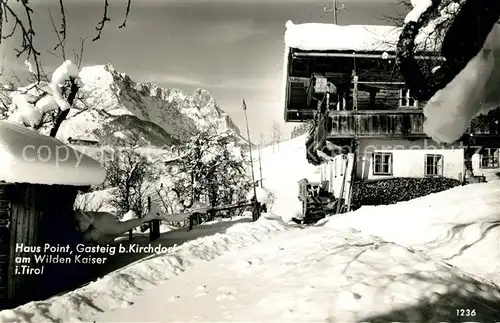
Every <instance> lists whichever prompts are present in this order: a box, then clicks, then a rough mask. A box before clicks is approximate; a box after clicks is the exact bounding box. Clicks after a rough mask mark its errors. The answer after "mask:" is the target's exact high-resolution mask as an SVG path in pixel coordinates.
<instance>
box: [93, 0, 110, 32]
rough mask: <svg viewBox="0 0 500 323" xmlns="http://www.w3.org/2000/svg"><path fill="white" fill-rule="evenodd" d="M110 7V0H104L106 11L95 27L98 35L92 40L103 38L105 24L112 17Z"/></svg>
mask: <svg viewBox="0 0 500 323" xmlns="http://www.w3.org/2000/svg"><path fill="white" fill-rule="evenodd" d="M108 7H109V2H108V0H104V13H103V15H102V19H101V21H99V23H98V24H97V26H96V27H95V29H96V30H97V36H95V37H94V38H93V39H92V41H96V40H98V39H100V38H101V34H102V30H103V29H104V25H105V24H106V22H108V21H111V18H109V17H108Z"/></svg>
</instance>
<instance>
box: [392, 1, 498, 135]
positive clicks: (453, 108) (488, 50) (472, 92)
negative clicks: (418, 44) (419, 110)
mask: <svg viewBox="0 0 500 323" xmlns="http://www.w3.org/2000/svg"><path fill="white" fill-rule="evenodd" d="M412 6H413V10H412V11H411V12H410V13H409V14H408V15H407V17H406V19H405V23H404V26H403V30H402V33H401V35H400V38H399V42H398V46H397V56H398V62H399V65H400V71H401V74H402V76H403V78H404V80H405V82H406V84H407V87H409V88H410V90H411V91H412V93H413V96H414V98H415V99H417V100H420V101H424V102H426V101H427V102H426V105H425V107H424V111H423V112H424V115H425V118H426V119H425V122H424V131H425V133H426V134H427V135H428V136H430V137H432V138H433V139H434V140H436V141H438V142H444V143H453V142H455V141H456V140H459V139H460V137H461V136H462V135H463V134H464V133H465V132H466V131H467V128H468V127H469V124H470V122H471V120H472V119H473V118H474V117H476V116H478V115H480V114H482V113H487V112H488V111H490V110H492V109H495V108H497V107H498V106H499V105H500V95H499V94H498V90H497V86H498V82H500V71H499V68H498V66H499V65H500V41H499V33H500V27H499V25H498V23H497V22H498V20H499V19H500V2H499V1H488V0H465V1H451V0H448V1H445V0H420V1H417V0H413V1H412ZM436 12H437V14H436ZM450 12H451V13H452V14H451V15H450ZM436 17H437V18H436ZM446 19H448V20H449V26H448V27H447V29H446V31H445V35H444V37H443V39H442V43H441V50H440V53H439V54H440V55H441V56H442V58H443V59H444V61H443V62H442V64H441V65H440V66H439V67H437V68H434V69H433V71H432V73H427V75H426V74H424V73H423V72H422V70H421V69H420V67H419V64H418V62H417V61H416V59H415V57H414V54H415V38H416V36H417V35H418V34H419V31H420V30H421V28H423V27H424V28H429V27H430V28H433V27H434V26H435V25H436V21H437V20H446Z"/></svg>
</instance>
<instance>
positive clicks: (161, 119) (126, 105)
mask: <svg viewBox="0 0 500 323" xmlns="http://www.w3.org/2000/svg"><path fill="white" fill-rule="evenodd" d="M79 75H80V78H81V81H82V84H83V86H82V87H81V88H80V90H79V92H78V97H77V99H76V100H75V102H74V109H71V112H70V114H69V115H68V117H67V119H66V120H65V121H64V122H63V123H62V124H61V127H60V129H59V131H58V133H57V138H58V139H60V140H62V141H67V140H68V138H70V137H71V138H73V139H84V140H89V139H91V140H99V141H100V143H101V144H102V145H120V144H121V143H123V142H125V141H128V142H133V143H134V144H137V145H141V146H143V145H149V146H154V147H162V146H165V145H167V146H171V145H175V144H177V143H179V142H180V141H182V140H183V139H184V138H187V137H188V136H190V135H191V134H193V133H195V132H196V131H198V129H203V128H207V127H209V128H211V129H212V130H213V131H216V132H217V133H223V132H227V133H229V134H230V135H231V136H233V137H234V139H235V142H237V143H239V144H242V145H243V144H244V145H246V144H247V142H246V140H245V139H244V138H243V137H242V136H241V134H240V130H239V129H238V127H237V126H236V125H235V124H234V122H233V121H232V120H231V118H230V116H229V115H228V114H227V113H226V112H224V111H223V110H222V109H221V108H220V107H219V105H218V104H217V102H216V101H215V99H214V98H213V97H212V96H211V95H210V93H209V92H208V91H206V90H203V89H197V90H195V91H194V92H193V94H192V95H186V94H184V93H183V92H182V91H181V90H179V89H166V88H162V87H160V86H157V85H155V84H152V83H140V82H134V81H133V80H132V79H131V78H130V77H129V76H128V75H127V74H125V73H119V72H117V71H116V70H115V69H114V68H113V66H112V65H111V64H106V65H96V66H87V67H83V68H82V69H81V71H80V74H79Z"/></svg>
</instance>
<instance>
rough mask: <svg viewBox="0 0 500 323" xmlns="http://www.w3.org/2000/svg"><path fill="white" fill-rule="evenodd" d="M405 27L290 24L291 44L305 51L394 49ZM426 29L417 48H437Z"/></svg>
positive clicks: (287, 36) (287, 39)
mask: <svg viewBox="0 0 500 323" xmlns="http://www.w3.org/2000/svg"><path fill="white" fill-rule="evenodd" d="M400 34H401V27H394V26H384V25H347V26H340V25H336V24H324V23H303V24H294V23H293V22H292V21H288V22H287V23H286V32H285V44H286V46H287V47H290V48H295V49H300V50H305V51H312V50H318V51H355V52H384V51H388V52H394V51H396V46H397V43H398V40H399V35H400ZM433 39H434V38H433V37H431V36H429V34H428V33H426V31H425V30H424V31H423V32H422V33H420V34H419V35H418V36H417V38H416V44H417V49H419V50H421V51H436V50H437V49H438V46H439V43H437V42H434V41H433Z"/></svg>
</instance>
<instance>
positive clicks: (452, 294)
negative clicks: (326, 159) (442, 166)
mask: <svg viewBox="0 0 500 323" xmlns="http://www.w3.org/2000/svg"><path fill="white" fill-rule="evenodd" d="M301 147H303V142H301V139H300V138H298V139H295V140H292V141H289V142H287V143H285V144H283V145H282V146H281V147H280V152H279V153H278V152H276V153H272V152H270V151H269V150H270V149H271V148H267V149H265V151H264V153H263V168H264V178H265V183H267V187H268V188H270V189H271V190H273V191H274V192H275V194H276V197H277V200H276V201H275V204H274V207H273V213H275V214H276V215H279V216H282V217H283V218H287V217H288V216H289V215H290V214H289V213H290V212H291V211H292V210H293V209H294V208H295V204H296V202H295V201H296V199H297V196H296V194H297V183H296V181H298V180H299V179H301V178H302V177H304V176H307V175H308V174H309V175H311V176H313V175H314V174H315V173H314V170H313V169H310V168H306V169H305V168H302V166H303V164H302V161H303V159H305V151H304V148H301ZM299 156H300V158H301V159H299ZM302 158H303V159H302ZM292 160H293V163H291V162H290V161H292ZM295 161H297V163H295ZM283 165H288V166H287V167H284V166H283ZM294 169H300V171H296V172H294ZM280 181H285V184H286V185H280ZM499 196H500V181H495V182H490V183H482V184H473V185H469V186H463V187H457V188H454V189H452V190H449V191H445V192H440V193H436V194H433V195H429V196H427V197H422V198H419V199H416V200H413V201H409V202H404V203H399V204H396V205H392V206H381V207H364V208H361V209H359V210H357V211H356V212H352V213H349V214H347V215H344V216H339V217H332V218H328V219H326V220H324V221H322V222H321V223H319V224H318V225H317V226H315V227H308V228H305V227H300V226H294V225H288V224H286V223H285V222H283V221H282V220H281V218H280V217H271V216H266V217H263V218H261V219H260V220H259V221H257V222H255V223H238V224H235V225H232V226H231V224H230V223H226V224H227V229H224V230H221V229H215V228H217V226H220V225H221V224H220V223H219V224H216V223H214V224H212V225H208V227H206V228H205V229H208V228H211V227H212V228H214V230H215V231H216V232H218V233H215V234H212V235H210V236H205V237H201V238H198V239H194V238H195V237H196V236H193V237H190V238H191V239H194V240H190V241H186V242H184V241H180V240H179V241H178V243H182V244H180V245H179V246H176V247H174V248H171V249H169V251H168V252H167V253H165V254H155V255H151V256H149V257H146V258H144V259H141V260H139V261H137V262H135V263H132V264H130V265H128V266H126V267H124V268H122V269H118V270H116V271H114V272H112V273H110V274H108V275H106V276H105V277H104V278H102V279H100V280H98V281H96V282H93V283H90V284H88V285H86V286H84V287H83V288H80V289H78V290H75V291H73V292H70V293H67V294H63V295H60V296H57V297H54V298H52V299H49V300H46V301H42V302H32V303H29V304H26V305H23V306H20V307H18V308H16V309H14V310H5V311H2V312H0V321H2V322H47V321H52V322H56V321H59V322H60V321H64V322H71V321H96V322H124V321H126V322H145V321H148V322H172V321H177V322H179V321H181V322H186V321H205V322H206V321H211V322H215V321H219V322H221V321H234V322H236V321H238V322H242V321H245V322H249V321H250V322H256V321H258V322H352V321H379V322H380V321H382V322H384V321H386V322H393V321H411V322H439V321H454V322H456V321H490V322H493V321H500V289H499V288H498V286H497V285H498V284H500V270H499V267H498V265H499V264H500V262H499V260H500V229H499V227H500V217H499V216H498V214H499V213H500V198H499ZM214 226H215V227H214ZM200 228H201V227H200ZM225 228H226V227H225ZM169 234H175V231H174V232H169V233H165V237H167V236H168V235H169ZM171 237H172V238H173V237H174V236H173V235H172V236H171ZM183 242H184V243H183ZM495 283H496V284H497V285H495ZM457 310H458V312H457ZM457 313H458V314H459V315H462V314H463V315H468V316H466V317H464V316H461V317H458V316H457Z"/></svg>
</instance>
